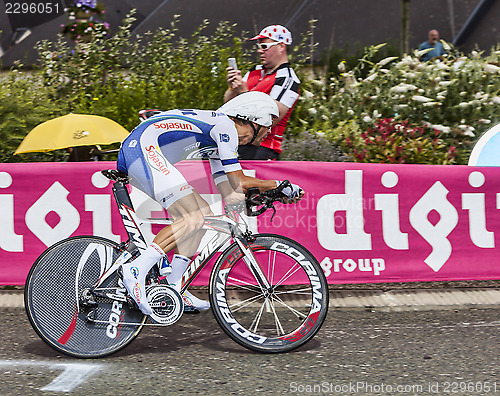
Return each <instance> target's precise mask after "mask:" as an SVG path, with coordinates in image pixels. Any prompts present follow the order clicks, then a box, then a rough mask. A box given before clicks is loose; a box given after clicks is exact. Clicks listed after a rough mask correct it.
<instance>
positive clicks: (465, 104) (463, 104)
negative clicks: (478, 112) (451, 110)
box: [457, 102, 469, 109]
mask: <svg viewBox="0 0 500 396" xmlns="http://www.w3.org/2000/svg"><path fill="white" fill-rule="evenodd" d="M468 105H469V103H467V102H462V103H459V104H458V105H457V106H458V107H460V108H461V109H465V108H466V107H467V106H468Z"/></svg>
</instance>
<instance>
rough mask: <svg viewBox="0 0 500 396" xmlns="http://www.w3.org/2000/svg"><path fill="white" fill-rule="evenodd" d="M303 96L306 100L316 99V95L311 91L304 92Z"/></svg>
mask: <svg viewBox="0 0 500 396" xmlns="http://www.w3.org/2000/svg"><path fill="white" fill-rule="evenodd" d="M302 95H303V96H304V97H305V98H306V99H312V98H313V97H314V94H313V93H312V92H310V91H307V90H304V92H303V93H302Z"/></svg>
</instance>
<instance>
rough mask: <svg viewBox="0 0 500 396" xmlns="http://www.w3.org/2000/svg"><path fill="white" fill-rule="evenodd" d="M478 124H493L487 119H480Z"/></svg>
mask: <svg viewBox="0 0 500 396" xmlns="http://www.w3.org/2000/svg"><path fill="white" fill-rule="evenodd" d="M477 122H479V123H480V124H491V120H488V119H486V118H480V119H479V120H477Z"/></svg>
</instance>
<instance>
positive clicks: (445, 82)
mask: <svg viewBox="0 0 500 396" xmlns="http://www.w3.org/2000/svg"><path fill="white" fill-rule="evenodd" d="M454 82H455V80H453V81H439V85H441V86H442V87H447V86H449V85H451V84H453V83H454Z"/></svg>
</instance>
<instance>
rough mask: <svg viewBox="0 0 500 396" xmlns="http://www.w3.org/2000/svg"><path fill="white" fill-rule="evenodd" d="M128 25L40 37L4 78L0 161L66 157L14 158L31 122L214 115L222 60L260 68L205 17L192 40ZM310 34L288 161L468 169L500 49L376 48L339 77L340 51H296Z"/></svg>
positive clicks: (494, 115)
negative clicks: (77, 35)
mask: <svg viewBox="0 0 500 396" xmlns="http://www.w3.org/2000/svg"><path fill="white" fill-rule="evenodd" d="M133 21H134V18H133V15H130V16H128V17H127V18H126V19H125V20H124V23H123V26H122V27H121V28H120V30H119V31H118V32H117V33H116V34H115V35H114V36H113V37H107V36H106V32H105V31H103V30H96V31H95V32H94V33H93V34H92V37H91V38H90V40H89V41H88V42H79V43H77V44H76V45H75V46H73V47H71V46H70V45H68V43H67V41H66V40H65V39H64V38H63V37H60V38H59V40H58V41H56V42H46V41H44V42H41V43H39V45H38V50H39V53H40V59H41V61H40V65H39V67H38V68H37V69H36V70H34V71H33V72H31V73H26V72H20V71H16V70H13V71H11V72H9V73H7V74H6V75H4V76H3V77H2V84H1V86H0V137H1V142H0V161H2V162H13V161H40V160H64V158H65V156H66V155H67V154H66V152H65V151H64V150H63V151H59V152H54V153H48V154H39V153H33V154H25V155H21V156H13V155H12V154H13V152H14V150H15V148H16V147H17V146H18V145H19V144H20V142H21V140H22V139H23V137H24V136H25V135H26V134H27V133H28V132H29V131H30V130H31V129H32V128H33V127H34V126H36V125H37V124H39V123H41V122H44V121H46V120H48V119H51V118H54V117H57V116H60V115H64V114H67V113H69V112H75V113H84V114H97V115H102V116H106V117H109V118H111V119H113V120H115V121H117V122H118V123H120V124H121V125H123V126H124V127H125V128H127V129H129V130H131V129H133V128H134V127H135V126H136V125H137V123H138V111H139V110H141V109H144V108H160V109H171V108H203V109H215V108H218V107H219V106H220V105H221V104H222V97H223V93H224V91H225V90H226V79H225V75H226V71H225V68H226V65H227V58H228V57H236V58H237V61H238V65H240V68H241V69H242V70H243V71H246V70H248V69H249V68H250V67H251V66H252V65H253V64H255V63H256V62H258V59H257V58H256V56H255V51H254V49H253V48H248V46H245V45H243V44H244V43H245V42H246V38H245V33H243V34H242V35H240V36H238V35H235V33H234V30H235V29H234V26H231V25H229V24H228V23H221V24H220V25H219V26H218V27H217V28H216V31H215V33H213V34H210V35H208V34H206V35H205V34H204V32H205V31H206V30H207V26H208V22H205V23H204V24H203V25H202V26H200V28H199V29H198V30H197V31H196V32H195V33H194V34H193V36H192V37H190V38H189V39H186V38H181V37H179V35H178V32H177V29H176V24H177V21H178V17H175V18H174V19H173V21H172V24H171V26H170V27H169V28H168V29H158V30H157V31H155V32H153V33H149V34H146V35H143V36H140V37H134V38H132V37H131V36H130V31H131V25H132V23H133ZM309 38H310V36H308V35H306V36H305V37H303V42H302V43H300V44H299V45H296V46H294V51H293V53H292V61H293V64H294V68H295V70H296V71H297V72H298V75H299V78H300V79H301V81H302V88H301V96H300V98H299V101H298V103H297V104H296V107H295V109H294V111H293V113H292V116H291V117H290V120H289V126H288V128H287V135H286V141H285V151H284V153H283V158H284V159H306V160H315V159H316V160H328V161H338V160H345V159H348V160H350V161H364V162H405V163H437V164H452V163H466V161H467V158H468V154H469V152H470V150H471V147H472V145H473V143H474V142H475V141H476V140H477V138H478V137H479V136H480V134H481V133H482V132H484V131H485V130H486V129H487V128H488V127H489V126H490V124H492V123H496V122H498V121H499V118H500V114H499V112H498V110H497V109H498V107H499V104H500V97H499V90H500V78H499V77H500V67H499V66H500V63H499V58H500V49H498V48H497V49H494V50H492V52H491V54H489V55H485V54H482V53H472V54H471V55H469V56H467V57H466V56H463V55H462V54H459V53H458V52H456V51H455V50H453V49H450V50H449V52H450V55H449V56H448V58H447V59H445V60H444V61H442V62H428V63H422V62H420V61H419V60H418V55H419V54H418V53H414V54H411V55H409V56H405V57H404V58H399V57H396V56H389V57H384V56H386V55H388V54H391V53H393V52H394V51H393V50H390V51H387V50H385V49H384V46H383V45H380V46H372V47H369V48H367V49H366V51H365V53H364V55H363V56H361V58H360V59H359V60H358V61H357V63H355V62H354V61H353V59H352V56H351V57H350V58H348V59H347V61H346V62H345V61H342V60H340V61H339V63H338V66H337V69H338V70H337V71H335V70H332V67H331V63H332V60H333V59H341V58H342V56H341V55H340V53H339V51H334V56H329V57H328V59H327V60H328V61H329V65H330V66H328V67H327V68H326V69H325V67H323V66H317V67H316V68H315V69H311V67H310V66H307V67H306V65H307V61H308V59H307V57H306V56H300V55H299V54H301V53H309V52H310V48H308V47H307V45H306V44H305V43H306V42H308V41H309ZM325 70H327V72H326V73H324V72H325ZM402 125H404V128H403V127H402ZM402 128H403V129H402ZM420 132H422V134H421V135H420ZM416 133H418V134H419V136H418V137H415V136H416V135H415V134H416ZM383 136H385V138H383ZM384 139H385V140H384ZM114 147H117V145H115V146H114ZM113 158H114V157H113V156H108V157H106V159H113Z"/></svg>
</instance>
